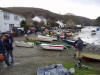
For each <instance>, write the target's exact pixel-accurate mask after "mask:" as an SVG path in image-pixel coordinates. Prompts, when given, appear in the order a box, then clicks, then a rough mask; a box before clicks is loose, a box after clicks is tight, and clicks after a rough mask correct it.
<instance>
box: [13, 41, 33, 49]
mask: <svg viewBox="0 0 100 75" xmlns="http://www.w3.org/2000/svg"><path fill="white" fill-rule="evenodd" d="M15 45H16V46H18V47H27V48H30V47H34V43H31V42H24V41H20V42H19V41H15Z"/></svg>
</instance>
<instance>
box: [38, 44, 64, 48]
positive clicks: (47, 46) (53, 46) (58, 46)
mask: <svg viewBox="0 0 100 75" xmlns="http://www.w3.org/2000/svg"><path fill="white" fill-rule="evenodd" d="M40 46H41V47H42V48H43V49H48V50H64V45H58V44H45V43H43V44H40Z"/></svg>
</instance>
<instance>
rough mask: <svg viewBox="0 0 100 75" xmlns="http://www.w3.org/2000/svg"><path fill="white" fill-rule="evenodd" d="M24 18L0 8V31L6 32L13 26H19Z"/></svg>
mask: <svg viewBox="0 0 100 75" xmlns="http://www.w3.org/2000/svg"><path fill="white" fill-rule="evenodd" d="M22 20H25V18H24V17H23V16H21V15H18V14H14V13H11V12H8V11H5V10H0V32H7V31H9V30H12V28H13V27H20V22H21V21H22Z"/></svg>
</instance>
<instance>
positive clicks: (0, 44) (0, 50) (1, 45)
mask: <svg viewBox="0 0 100 75" xmlns="http://www.w3.org/2000/svg"><path fill="white" fill-rule="evenodd" d="M5 39H6V36H5V35H2V36H1V38H0V54H2V55H3V56H4V57H5V59H4V61H5V63H6V64H7V66H10V63H9V60H8V58H7V54H6V44H5Z"/></svg>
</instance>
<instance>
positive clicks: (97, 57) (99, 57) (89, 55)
mask: <svg viewBox="0 0 100 75" xmlns="http://www.w3.org/2000/svg"><path fill="white" fill-rule="evenodd" d="M82 59H83V60H86V61H100V55H99V54H93V53H82Z"/></svg>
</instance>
